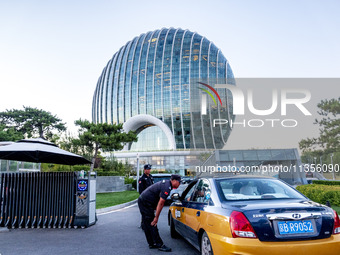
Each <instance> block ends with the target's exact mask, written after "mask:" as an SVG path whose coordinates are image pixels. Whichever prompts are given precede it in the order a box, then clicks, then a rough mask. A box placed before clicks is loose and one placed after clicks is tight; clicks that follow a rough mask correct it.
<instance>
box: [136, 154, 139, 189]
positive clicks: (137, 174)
mask: <svg viewBox="0 0 340 255" xmlns="http://www.w3.org/2000/svg"><path fill="white" fill-rule="evenodd" d="M138 181H139V154H138V153H137V187H136V188H137V192H139V185H138Z"/></svg>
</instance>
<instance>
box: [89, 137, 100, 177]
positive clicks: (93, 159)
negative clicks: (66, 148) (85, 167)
mask: <svg viewBox="0 0 340 255" xmlns="http://www.w3.org/2000/svg"><path fill="white" fill-rule="evenodd" d="M98 150H99V146H98V144H97V143H96V147H95V149H94V156H93V158H92V164H91V169H90V171H91V172H92V171H93V168H94V164H95V163H96V159H97V155H98Z"/></svg>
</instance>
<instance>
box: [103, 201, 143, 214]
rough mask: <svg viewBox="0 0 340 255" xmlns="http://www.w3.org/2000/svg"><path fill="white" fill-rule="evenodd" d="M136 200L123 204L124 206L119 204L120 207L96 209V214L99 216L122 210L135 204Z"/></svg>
mask: <svg viewBox="0 0 340 255" xmlns="http://www.w3.org/2000/svg"><path fill="white" fill-rule="evenodd" d="M137 200H138V199H135V200H132V201H130V202H127V203H124V204H120V205H115V206H110V207H106V208H101V209H96V213H97V214H101V213H106V212H110V211H114V210H118V209H122V208H125V207H127V206H130V205H133V204H136V203H137Z"/></svg>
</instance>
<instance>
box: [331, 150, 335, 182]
mask: <svg viewBox="0 0 340 255" xmlns="http://www.w3.org/2000/svg"><path fill="white" fill-rule="evenodd" d="M333 156H334V153H332V154H331V165H332V175H333V180H335V171H334V167H333Z"/></svg>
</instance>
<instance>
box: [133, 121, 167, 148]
mask: <svg viewBox="0 0 340 255" xmlns="http://www.w3.org/2000/svg"><path fill="white" fill-rule="evenodd" d="M142 128H144V127H142ZM169 149H170V146H169V143H168V139H167V137H166V135H165V134H164V132H163V131H162V129H160V128H159V127H157V126H151V127H146V128H145V129H143V130H142V131H141V132H140V133H139V134H138V141H137V142H135V143H132V144H131V149H130V150H131V151H158V150H169Z"/></svg>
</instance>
